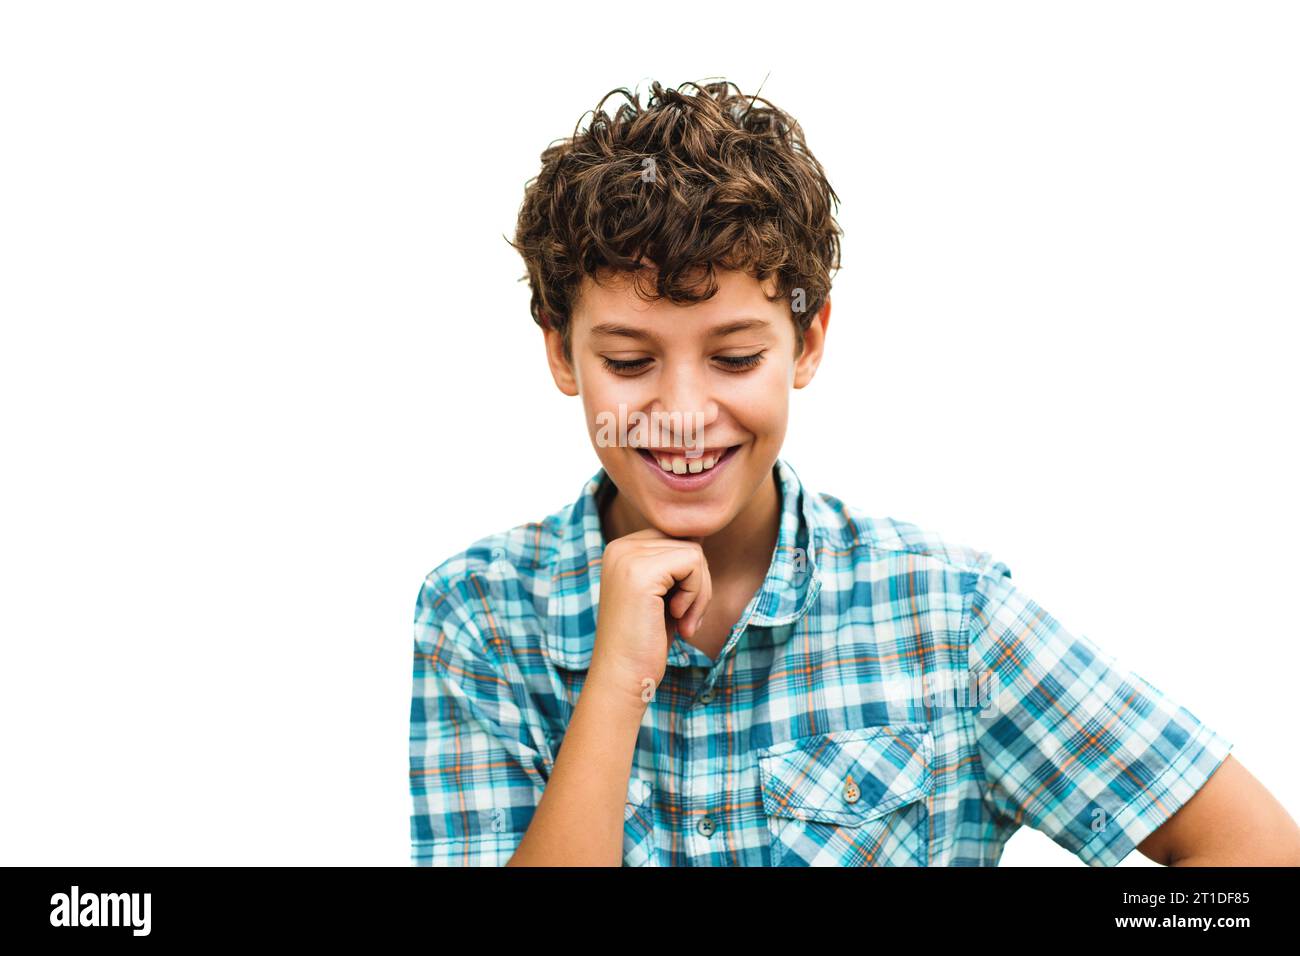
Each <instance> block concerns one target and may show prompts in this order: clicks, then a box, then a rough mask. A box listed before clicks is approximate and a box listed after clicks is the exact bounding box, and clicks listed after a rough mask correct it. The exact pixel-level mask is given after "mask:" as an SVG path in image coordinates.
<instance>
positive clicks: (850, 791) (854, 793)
mask: <svg viewBox="0 0 1300 956" xmlns="http://www.w3.org/2000/svg"><path fill="white" fill-rule="evenodd" d="M860 796H862V791H861V790H859V789H858V785H857V784H856V783H854V782H853V774H849V775H848V778H847V779H846V780H845V781H844V799H845V800H846V801H848V802H849V803H857V802H858V798H859V797H860Z"/></svg>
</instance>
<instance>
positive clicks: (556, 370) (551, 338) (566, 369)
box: [542, 328, 578, 395]
mask: <svg viewBox="0 0 1300 956" xmlns="http://www.w3.org/2000/svg"><path fill="white" fill-rule="evenodd" d="M542 336H543V338H544V340H545V345H546V362H547V364H548V365H550V367H551V378H553V379H555V387H556V388H558V389H559V390H560V391H561V392H563V393H564V394H565V395H577V394H578V379H577V376H576V375H575V374H574V372H573V366H572V365H571V364H570V363H569V360H568V359H566V358H565V357H564V339H563V337H562V336H561V335H560V333H559V332H558V331H557V330H556V329H554V328H548V329H543V330H542Z"/></svg>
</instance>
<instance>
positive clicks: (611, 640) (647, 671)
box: [592, 528, 713, 699]
mask: <svg viewBox="0 0 1300 956" xmlns="http://www.w3.org/2000/svg"><path fill="white" fill-rule="evenodd" d="M712 596H713V583H712V581H711V580H710V578H709V566H708V563H707V562H706V561H705V560H704V549H703V547H701V545H700V543H699V541H698V540H697V539H690V538H687V539H683V538H670V537H668V535H666V534H663V533H662V532H660V531H658V530H656V529H654V528H647V529H645V530H643V531H636V532H633V533H632V534H629V535H624V536H623V537H621V538H615V539H614V540H613V541H611V542H609V544H607V545H606V546H605V553H604V556H603V558H602V559H601V569H600V606H599V611H598V614H597V619H596V646H595V649H594V651H593V657H592V659H593V669H594V666H595V661H596V660H597V659H599V661H600V664H601V669H602V670H604V669H605V668H606V667H608V668H610V672H612V673H614V674H618V675H621V678H620V679H622V680H630V681H635V682H637V683H641V682H643V681H645V679H646V678H650V679H652V680H653V681H654V686H655V687H658V686H659V682H660V681H661V680H663V676H664V671H665V670H666V669H667V666H668V647H669V645H670V643H671V641H670V638H669V631H670V628H671V627H672V626H673V622H674V621H676V622H677V629H678V630H679V631H681V633H682V636H683V637H691V636H692V635H694V634H695V632H696V631H697V630H698V629H699V624H700V619H701V618H702V617H703V616H704V612H705V610H706V609H707V608H708V606H709V600H710V598H712ZM643 699H644V698H643Z"/></svg>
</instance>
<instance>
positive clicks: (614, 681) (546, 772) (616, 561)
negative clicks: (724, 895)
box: [410, 82, 1300, 866]
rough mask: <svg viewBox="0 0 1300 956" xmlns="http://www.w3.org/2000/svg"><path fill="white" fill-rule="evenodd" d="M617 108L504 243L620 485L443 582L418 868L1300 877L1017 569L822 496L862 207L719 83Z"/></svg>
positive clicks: (549, 177)
mask: <svg viewBox="0 0 1300 956" xmlns="http://www.w3.org/2000/svg"><path fill="white" fill-rule="evenodd" d="M615 92H616V93H622V94H623V95H624V96H625V97H626V98H627V99H628V100H629V102H628V103H626V104H624V105H622V106H621V107H620V109H619V110H618V111H617V113H616V114H615V115H614V116H613V117H611V116H609V115H608V114H607V113H606V112H605V111H604V109H603V107H604V101H603V100H602V101H601V103H600V104H599V105H598V106H597V108H596V110H595V113H594V115H593V118H592V121H591V123H590V124H589V127H588V129H587V130H585V131H583V130H575V133H574V136H573V137H572V138H571V139H568V140H565V141H563V142H561V143H559V144H557V145H553V146H551V147H550V148H548V149H547V150H546V151H545V152H544V153H543V154H542V170H541V172H540V174H539V175H538V176H537V178H536V179H535V180H533V181H532V182H530V183H529V185H528V187H527V189H526V193H525V199H524V203H523V207H522V209H521V211H520V215H519V223H518V228H517V232H516V236H515V242H514V243H513V245H514V246H515V247H516V248H517V249H518V250H519V251H520V253H521V254H522V256H523V257H524V260H525V262H526V263H527V267H528V277H529V280H530V283H531V288H532V304H531V311H532V314H533V317H534V320H535V321H536V322H537V323H538V324H539V325H540V326H541V327H542V328H543V330H544V340H545V346H546V354H547V359H548V362H549V364H550V369H551V373H552V375H553V377H554V380H555V383H556V385H557V387H559V388H560V390H561V391H562V392H564V393H565V394H566V395H572V396H579V397H580V398H581V399H582V402H583V407H584V410H585V412H586V418H587V422H588V430H589V432H590V434H591V437H592V443H593V446H594V447H595V450H596V454H597V457H598V458H599V459H600V462H601V465H602V467H601V469H600V470H599V471H598V472H597V473H596V475H595V476H594V477H592V478H591V480H590V481H588V482H587V484H586V486H585V487H584V488H583V490H582V493H581V495H580V496H579V497H578V499H577V500H576V501H575V502H573V503H572V504H571V505H569V506H568V507H566V508H564V509H562V510H560V511H558V512H556V513H555V514H552V515H550V516H549V517H547V518H545V519H544V520H543V521H541V522H538V523H534V524H529V525H525V526H520V527H516V528H513V529H511V530H509V531H505V532H502V533H499V534H494V535H491V536H488V537H486V538H483V539H481V540H480V541H478V542H476V543H475V544H473V545H472V546H470V547H469V548H467V549H466V550H465V551H463V552H461V553H460V554H457V555H455V556H453V557H451V558H449V559H448V560H446V561H444V562H443V563H442V564H441V565H439V566H438V568H436V569H435V570H434V571H433V572H432V573H430V574H429V576H428V577H427V578H426V580H425V581H424V584H423V586H422V588H421V590H420V593H419V596H418V600H417V605H416V615H415V625H416V629H415V630H416V633H415V673H414V696H413V700H412V709H411V752H410V756H411V768H410V773H411V794H412V798H413V801H414V813H413V815H412V818H411V824H412V829H411V837H412V860H413V862H414V863H417V864H423V865H429V864H433V865H603V866H618V865H627V866H668V865H688V866H713V865H746V866H749V865H756V866H761V865H777V866H808V865H819V866H820V865H829V866H946V865H957V866H993V865H996V864H997V862H998V860H999V857H1000V856H1001V852H1002V848H1003V845H1004V844H1005V842H1006V840H1007V839H1008V837H1010V835H1011V834H1012V833H1013V832H1014V831H1015V830H1016V829H1017V828H1018V827H1020V826H1021V825H1023V824H1028V825H1030V826H1032V827H1034V828H1036V829H1039V830H1041V831H1043V832H1044V833H1046V834H1047V835H1048V836H1050V837H1051V838H1052V839H1053V840H1055V841H1056V842H1057V843H1059V844H1060V845H1061V846H1063V847H1065V848H1067V849H1068V850H1070V851H1071V852H1073V853H1075V854H1077V855H1078V856H1079V857H1080V858H1081V859H1083V860H1084V861H1085V862H1087V863H1089V864H1091V865H1113V864H1116V863H1118V862H1119V861H1120V860H1121V859H1123V858H1124V856H1125V855H1126V854H1127V853H1128V852H1129V851H1131V850H1132V849H1133V848H1134V847H1135V846H1136V847H1137V848H1138V849H1139V850H1141V851H1142V852H1143V853H1144V854H1145V855H1147V856H1148V857H1150V858H1151V859H1154V860H1157V861H1159V862H1161V863H1166V864H1232V863H1247V864H1288V865H1296V864H1298V863H1300V831H1298V830H1297V827H1296V824H1295V822H1294V821H1293V820H1291V818H1290V817H1289V816H1288V815H1287V813H1286V811H1285V810H1283V808H1282V807H1281V806H1280V805H1279V804H1278V803H1277V801H1276V800H1274V799H1273V798H1272V796H1271V795H1270V794H1269V793H1268V792H1267V791H1266V790H1265V789H1264V788H1263V787H1262V786H1261V785H1260V784H1259V783H1258V782H1257V781H1256V780H1255V779H1254V778H1253V777H1252V776H1251V775H1250V774H1248V773H1247V772H1246V771H1245V770H1244V768H1242V767H1241V766H1240V764H1239V763H1237V762H1236V761H1235V759H1233V758H1232V757H1230V756H1229V753H1228V751H1229V750H1230V749H1231V747H1232V744H1231V743H1230V742H1229V741H1227V740H1226V739H1224V738H1223V737H1222V736H1220V735H1219V734H1217V733H1216V732H1215V731H1214V730H1212V729H1211V728H1209V727H1207V726H1206V725H1205V724H1203V723H1201V722H1200V721H1199V720H1198V719H1197V718H1196V717H1195V716H1193V715H1192V714H1191V713H1190V712H1189V711H1188V710H1186V709H1184V708H1182V707H1180V706H1178V705H1177V704H1175V703H1174V702H1173V701H1171V700H1169V699H1168V698H1167V697H1165V696H1164V695H1163V694H1162V693H1161V692H1160V691H1158V690H1157V689H1156V688H1155V687H1153V686H1151V685H1150V684H1148V683H1146V682H1145V681H1144V680H1143V679H1142V678H1141V677H1139V676H1138V675H1136V674H1132V673H1127V672H1124V671H1122V670H1120V669H1118V668H1117V667H1116V666H1115V665H1114V663H1113V660H1112V659H1109V658H1107V657H1105V656H1104V655H1103V654H1102V653H1101V652H1100V650H1099V649H1098V648H1097V647H1095V646H1094V645H1093V644H1091V643H1090V642H1089V641H1088V640H1087V639H1086V638H1083V637H1076V636H1074V635H1072V634H1070V633H1068V632H1067V631H1066V630H1064V629H1063V628H1062V627H1061V626H1060V624H1058V623H1057V622H1056V621H1055V620H1054V619H1053V618H1052V617H1051V616H1049V615H1048V614H1047V613H1046V612H1045V611H1044V610H1043V609H1042V608H1041V607H1039V606H1038V605H1037V604H1035V603H1034V602H1033V601H1032V600H1030V599H1029V598H1028V597H1026V596H1025V595H1023V594H1021V593H1020V592H1019V591H1017V589H1016V588H1015V586H1014V585H1013V584H1012V582H1011V580H1010V571H1009V569H1008V568H1007V566H1006V565H1004V564H1002V563H1001V562H998V561H994V560H992V558H991V556H990V555H989V554H987V553H985V552H978V551H975V550H973V549H970V548H966V547H961V546H956V545H952V544H949V543H946V542H944V541H943V540H941V539H940V538H939V537H937V536H936V535H934V534H932V533H929V532H926V531H923V530H921V529H919V528H917V527H916V526H914V525H911V524H908V523H906V522H900V521H895V520H893V519H889V518H871V517H868V516H867V515H865V514H863V513H862V512H859V511H858V510H856V509H853V508H850V507H848V506H846V505H845V504H844V503H843V502H841V501H839V500H838V499H836V498H834V497H831V496H829V495H825V494H814V493H811V492H809V491H808V490H806V489H804V488H803V487H802V485H801V484H800V482H799V479H798V477H797V475H796V474H795V472H794V470H793V468H791V467H790V465H789V464H788V463H787V462H785V461H784V460H782V459H780V458H779V457H778V455H779V451H780V448H781V444H782V441H783V439H784V437H785V429H786V421H787V405H788V400H789V389H790V388H791V387H794V388H803V387H804V386H805V385H807V384H808V383H809V382H810V381H811V380H812V377H813V375H814V373H815V372H816V369H817V365H818V363H819V361H820V359H821V356H822V352H823V349H824V347H825V336H826V329H827V325H828V323H829V320H830V277H831V275H832V273H833V272H834V271H835V270H836V269H837V268H838V266H839V233H840V230H839V228H838V226H837V224H836V223H835V220H834V217H833V204H834V203H838V197H836V195H835V193H834V191H833V190H832V189H831V187H830V185H829V184H828V183H827V181H826V178H825V175H824V173H823V171H822V168H821V166H820V164H819V163H818V162H817V160H816V159H815V158H814V157H813V156H812V154H811V153H810V152H809V151H808V150H807V148H806V146H805V144H804V139H803V134H802V131H801V130H800V128H799V126H798V125H797V124H796V123H795V122H794V120H792V119H791V118H790V117H789V116H787V115H786V114H784V113H783V112H781V111H780V110H778V109H777V108H776V107H774V106H772V104H770V103H769V102H767V101H766V100H762V99H759V98H757V97H749V96H744V95H742V94H740V92H739V91H738V90H736V89H734V87H733V85H732V84H730V83H726V82H718V83H709V84H706V85H704V86H697V85H695V84H685V85H684V86H683V87H681V88H678V89H664V88H662V87H661V86H660V85H659V84H658V83H655V84H653V86H652V95H651V98H650V100H649V103H648V104H647V106H646V107H645V108H644V109H642V108H641V105H640V102H639V97H634V96H632V94H630V93H629V92H628V91H627V90H618V91H615ZM611 95H612V94H611ZM614 420H617V421H618V423H619V427H618V428H617V429H612V428H611V427H610V424H611V422H612V421H614ZM634 420H635V421H634ZM647 422H648V423H649V425H648V426H647ZM629 423H631V424H632V427H631V428H630V429H629V428H626V427H624V425H625V424H629ZM692 424H693V425H695V426H698V427H695V428H692V427H690V426H691V425H692ZM656 425H659V426H665V425H666V426H667V427H655V426H656Z"/></svg>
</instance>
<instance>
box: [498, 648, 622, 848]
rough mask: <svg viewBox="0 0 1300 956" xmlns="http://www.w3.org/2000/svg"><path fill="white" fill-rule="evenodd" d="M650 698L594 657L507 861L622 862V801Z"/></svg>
mask: <svg viewBox="0 0 1300 956" xmlns="http://www.w3.org/2000/svg"><path fill="white" fill-rule="evenodd" d="M646 706H647V704H646V702H645V701H643V700H642V699H641V697H640V694H639V693H638V692H637V689H636V685H635V684H633V683H631V682H630V679H629V678H627V677H625V676H623V675H621V674H619V673H610V672H607V671H605V670H603V669H601V668H600V667H599V666H598V664H596V662H593V666H592V668H591V670H590V671H589V673H588V675H587V681H586V684H585V686H584V687H583V690H582V693H581V695H580V696H579V698H578V703H577V704H576V705H575V707H574V710H573V716H572V718H571V719H570V721H569V726H568V728H567V729H566V731H565V735H564V745H563V746H562V747H561V748H560V752H559V755H558V756H557V757H556V758H555V765H554V767H552V769H551V778H550V780H549V781H548V782H547V784H546V789H545V790H544V791H543V792H542V798H541V801H540V803H539V804H538V806H537V809H536V811H535V812H534V814H533V819H532V821H531V822H530V824H529V826H528V830H527V831H526V832H525V833H524V836H523V839H522V840H521V841H520V843H519V846H518V847H517V848H516V849H515V853H514V855H513V856H512V857H511V858H510V860H509V861H508V862H507V863H506V865H507V866H619V865H620V864H621V863H622V859H623V808H624V805H625V804H626V802H627V783H628V777H629V776H630V774H631V772H632V755H633V752H634V750H635V747H636V739H637V732H638V729H639V728H640V726H641V719H642V717H643V716H644V714H645V708H646Z"/></svg>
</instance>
